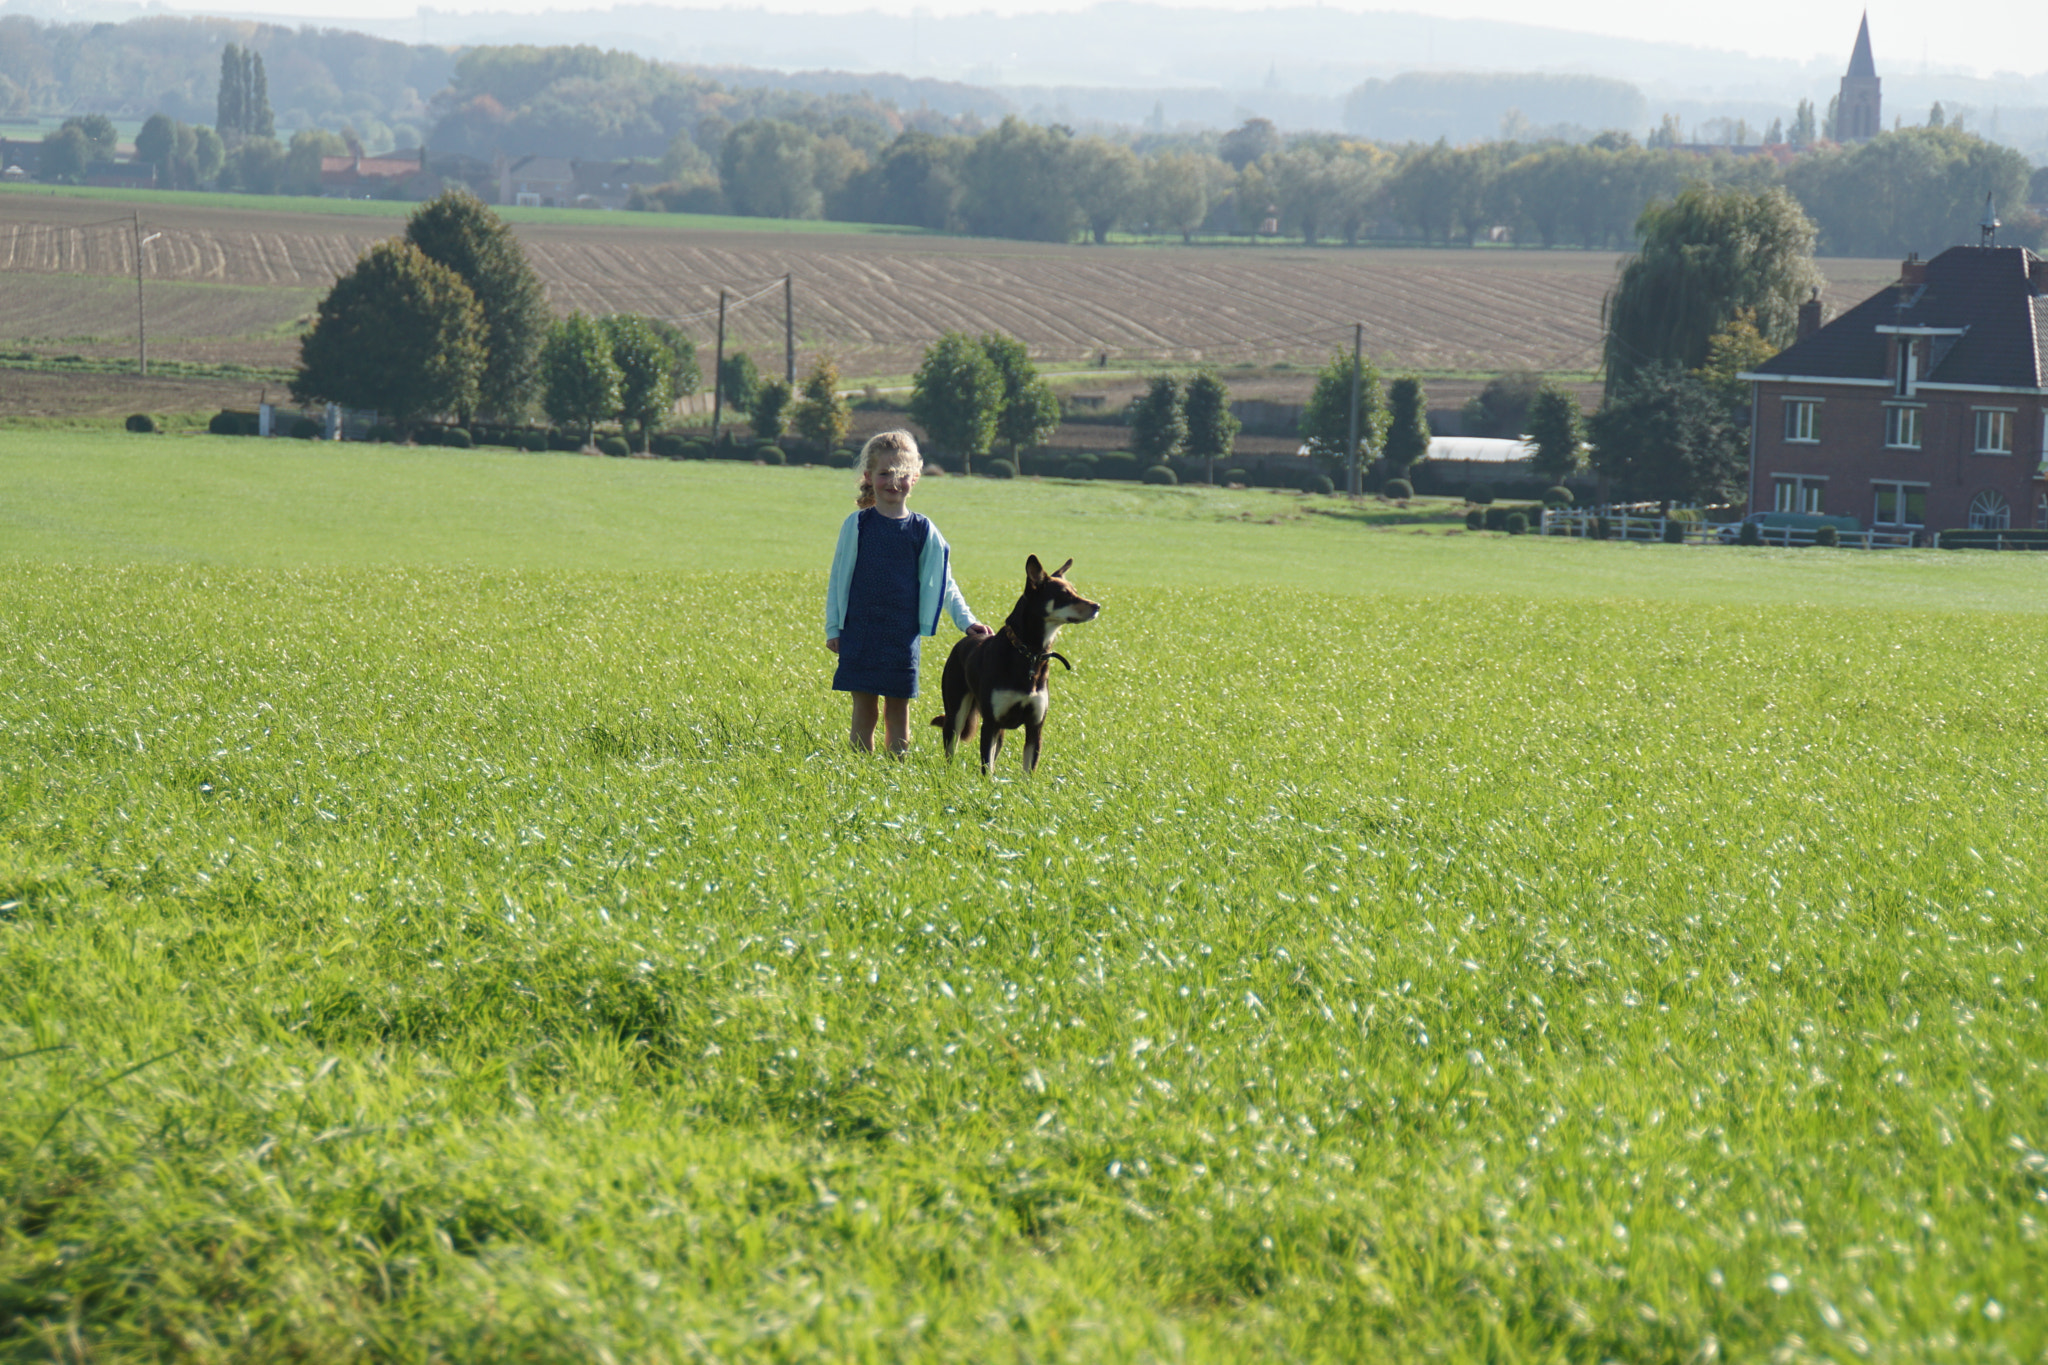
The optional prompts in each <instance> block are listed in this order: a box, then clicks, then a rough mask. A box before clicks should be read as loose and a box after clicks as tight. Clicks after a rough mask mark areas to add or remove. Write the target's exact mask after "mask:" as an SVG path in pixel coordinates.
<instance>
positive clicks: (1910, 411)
mask: <svg viewBox="0 0 2048 1365" xmlns="http://www.w3.org/2000/svg"><path fill="white" fill-rule="evenodd" d="M1926 412H1927V405H1926V404H1925V403H1887V404H1885V405H1884V448H1885V449H1886V450H1918V449H1920V446H1921V444H1922V443H1923V442H1924V441H1925V440H1926V439H1927V431H1926ZM1909 418H1910V420H1908V419H1909ZM1909 427H1910V428H1911V430H1908V429H1907V428H1909Z"/></svg>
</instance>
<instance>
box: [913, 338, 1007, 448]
mask: <svg viewBox="0 0 2048 1365" xmlns="http://www.w3.org/2000/svg"><path fill="white" fill-rule="evenodd" d="M1002 411H1003V376H1002V372H1001V371H1000V370H998V369H997V368H996V366H995V362H994V361H992V360H990V359H989V358H988V352H987V351H986V350H985V349H983V347H982V345H981V343H980V342H978V341H976V340H974V339H973V338H972V337H969V336H967V335H966V334H964V333H961V332H948V333H946V334H945V335H944V336H942V337H940V338H939V339H938V340H937V341H935V342H933V343H932V344H931V345H930V346H928V347H927V348H926V349H925V353H924V361H923V363H922V364H920V365H919V366H918V369H917V376H916V378H914V379H913V380H912V381H911V389H910V417H911V420H912V421H914V422H916V423H917V424H918V425H919V426H921V427H923V428H924V431H925V435H926V436H927V437H928V438H929V439H930V441H931V443H932V444H933V445H936V446H937V447H939V448H940V449H942V450H944V451H946V452H948V453H950V454H955V455H958V456H959V457H960V460H961V472H962V473H972V472H973V466H974V457H975V456H977V455H981V454H985V453H986V452H987V451H988V448H989V446H990V445H991V444H992V443H993V442H994V441H995V437H996V421H997V419H998V418H1000V417H1001V416H1002Z"/></svg>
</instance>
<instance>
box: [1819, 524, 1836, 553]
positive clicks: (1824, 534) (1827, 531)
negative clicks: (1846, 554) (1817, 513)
mask: <svg viewBox="0 0 2048 1365" xmlns="http://www.w3.org/2000/svg"><path fill="white" fill-rule="evenodd" d="M1813 543H1814V544H1815V545H1817V546H1819V547H1820V548H1821V549H1823V550H1832V549H1834V548H1835V547H1836V546H1837V545H1840V544H1841V543H1842V533H1841V532H1840V531H1838V530H1836V529H1835V528H1834V527H1832V526H1816V527H1815V528H1814V530H1813Z"/></svg>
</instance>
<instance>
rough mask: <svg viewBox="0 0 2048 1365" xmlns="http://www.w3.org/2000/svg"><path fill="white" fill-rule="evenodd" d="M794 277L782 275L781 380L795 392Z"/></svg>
mask: <svg viewBox="0 0 2048 1365" xmlns="http://www.w3.org/2000/svg"><path fill="white" fill-rule="evenodd" d="M795 278H796V277H795V276H793V275H784V276H783V277H782V370H783V373H782V382H783V383H785V384H787V385H789V391H790V392H791V393H795V392H796V286H795V285H794V284H792V283H791V281H792V280H794V279H795Z"/></svg>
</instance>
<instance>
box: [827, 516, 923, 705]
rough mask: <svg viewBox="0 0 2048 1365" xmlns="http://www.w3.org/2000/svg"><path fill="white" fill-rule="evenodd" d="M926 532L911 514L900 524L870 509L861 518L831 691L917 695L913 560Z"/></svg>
mask: <svg viewBox="0 0 2048 1365" xmlns="http://www.w3.org/2000/svg"><path fill="white" fill-rule="evenodd" d="M930 534H931V523H930V522H929V521H926V520H925V519H924V518H923V517H922V516H920V515H918V514H917V513H916V512H912V513H911V514H910V515H909V516H907V517H904V518H902V519H901V520H898V519H897V518H895V517H885V516H883V515H882V514H881V513H880V512H877V511H876V510H875V509H874V508H872V507H870V508H868V509H867V510H865V511H863V512H862V513H861V514H860V550H859V553H858V555H857V556H856V557H855V559H854V561H853V581H852V582H851V583H850V584H849V585H848V586H847V593H846V624H845V625H844V626H843V627H841V629H840V632H839V667H838V669H837V670H835V671H834V673H833V674H832V686H833V689H834V690H836V691H840V692H872V693H874V694H875V695H876V696H878V697H915V696H916V695H917V661H918V649H919V645H920V644H921V642H922V636H921V633H920V632H919V630H918V628H917V627H918V620H917V598H918V574H917V561H918V556H919V555H920V554H922V553H923V552H924V543H925V538H926V537H927V536H928V535H930Z"/></svg>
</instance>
